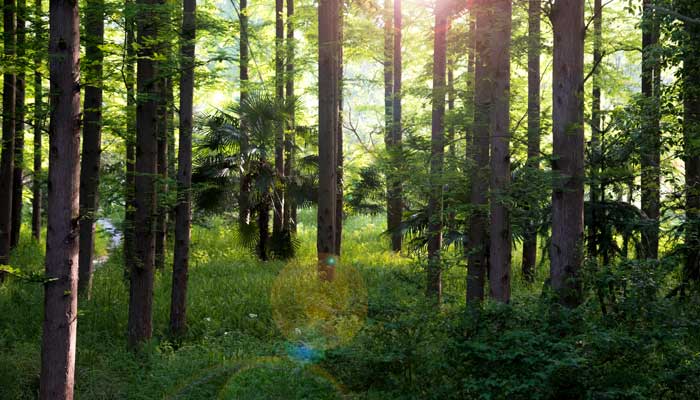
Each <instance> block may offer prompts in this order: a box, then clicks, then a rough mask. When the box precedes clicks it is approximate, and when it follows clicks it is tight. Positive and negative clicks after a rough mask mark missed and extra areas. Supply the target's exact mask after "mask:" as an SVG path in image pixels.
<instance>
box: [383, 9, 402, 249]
mask: <svg viewBox="0 0 700 400" xmlns="http://www.w3.org/2000/svg"><path fill="white" fill-rule="evenodd" d="M395 1H400V0H395ZM391 5H392V1H391V0H384V145H385V147H386V151H387V154H388V156H389V159H390V160H392V161H393V158H394V157H395V155H394V154H393V152H394V151H395V149H394V94H395V92H394V62H393V61H394V60H393V57H394V35H395V30H394V26H393V25H394V19H393V10H392V6H391ZM396 172H397V171H396V165H394V163H393V162H390V163H389V168H388V171H387V174H386V175H387V176H386V177H387V179H386V184H387V196H386V197H387V207H386V217H387V230H388V231H389V232H392V233H391V235H392V249H393V247H394V246H393V237H394V235H395V234H394V230H395V229H396V228H397V227H398V224H396V216H395V210H394V209H393V204H392V200H394V199H393V197H394V196H393V193H392V190H393V188H394V186H395V181H396ZM400 222H401V221H399V223H400ZM399 250H400V249H399ZM394 251H397V250H394Z"/></svg>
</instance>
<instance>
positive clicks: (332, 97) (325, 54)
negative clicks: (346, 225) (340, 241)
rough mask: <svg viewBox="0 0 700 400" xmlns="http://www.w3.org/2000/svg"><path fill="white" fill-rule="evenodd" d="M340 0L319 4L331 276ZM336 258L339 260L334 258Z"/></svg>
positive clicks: (321, 252)
mask: <svg viewBox="0 0 700 400" xmlns="http://www.w3.org/2000/svg"><path fill="white" fill-rule="evenodd" d="M339 15H340V2H339V0H321V1H320V3H319V6H318V36H319V60H318V63H319V66H318V69H319V83H318V85H319V96H318V100H319V135H318V142H319V143H318V148H319V191H318V216H317V218H318V221H317V224H318V230H317V238H316V248H317V251H318V261H319V272H320V275H321V278H322V279H329V278H330V277H331V276H332V274H331V273H330V272H331V271H332V269H333V268H334V262H330V261H331V260H329V259H330V258H333V255H337V252H336V234H337V225H336V222H337V221H336V206H337V186H338V176H337V165H338V162H337V152H338V143H337V142H338V121H339V114H340V110H339V105H340V102H339V96H340V87H339V83H340V79H339V78H340V76H339V75H340V74H339V72H340V43H338V36H339V29H340V27H339V26H338V22H339ZM332 261H335V260H332Z"/></svg>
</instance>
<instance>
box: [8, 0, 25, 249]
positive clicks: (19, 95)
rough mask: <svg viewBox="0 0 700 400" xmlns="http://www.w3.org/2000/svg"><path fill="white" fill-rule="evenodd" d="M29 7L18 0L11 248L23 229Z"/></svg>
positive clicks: (15, 243) (17, 241)
mask: <svg viewBox="0 0 700 400" xmlns="http://www.w3.org/2000/svg"><path fill="white" fill-rule="evenodd" d="M26 18H27V7H26V2H25V0H17V62H16V66H17V68H18V71H17V75H16V81H15V165H14V173H13V177H12V234H11V237H10V247H12V248H15V247H17V244H19V234H20V230H21V228H22V190H23V189H24V116H25V112H24V100H25V96H26V89H25V88H26V82H25V78H26V73H25V72H24V71H25V70H26V64H25V59H24V57H25V53H26V50H25V48H26V37H27V34H26V26H25V20H26Z"/></svg>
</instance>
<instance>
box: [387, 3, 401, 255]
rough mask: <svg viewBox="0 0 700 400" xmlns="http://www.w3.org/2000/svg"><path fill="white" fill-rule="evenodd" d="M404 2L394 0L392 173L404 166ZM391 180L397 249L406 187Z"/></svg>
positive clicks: (393, 242)
mask: <svg viewBox="0 0 700 400" xmlns="http://www.w3.org/2000/svg"><path fill="white" fill-rule="evenodd" d="M401 1H402V0H394V45H393V48H392V49H393V51H394V56H393V61H394V68H393V70H392V72H393V74H394V88H393V89H394V95H393V97H392V112H391V117H392V119H393V121H392V122H393V123H392V125H391V152H390V154H389V157H390V161H391V165H390V168H391V170H392V172H394V173H396V172H398V170H399V168H401V163H402V161H403V160H402V151H403V149H402V146H401V141H402V129H403V126H402V124H401V114H402V110H401V87H402V72H403V66H402V53H401V46H402V29H403V27H402V25H403V15H402V11H401ZM391 178H392V179H391V180H390V182H389V184H390V188H389V191H388V193H387V195H388V196H387V197H388V204H387V206H388V210H387V211H388V223H389V226H388V229H389V230H390V231H391V232H392V235H391V249H392V250H393V251H396V252H399V251H401V247H402V244H403V243H402V242H403V236H402V234H401V232H399V230H398V228H399V226H400V225H401V220H402V219H403V199H402V196H403V187H402V185H401V179H400V178H398V177H396V176H392V177H391Z"/></svg>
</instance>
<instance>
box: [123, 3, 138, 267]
mask: <svg viewBox="0 0 700 400" xmlns="http://www.w3.org/2000/svg"><path fill="white" fill-rule="evenodd" d="M124 9H125V12H124V15H125V21H124V23H125V30H126V41H125V44H124V46H125V47H126V52H125V53H126V59H125V60H124V64H125V65H124V75H125V79H124V81H125V82H124V84H125V86H126V135H125V140H124V141H125V142H126V143H125V145H126V182H125V188H124V228H123V229H124V262H125V265H126V269H125V271H128V269H129V268H130V267H131V265H133V264H134V263H135V257H136V247H135V246H136V244H135V243H136V240H135V238H136V237H135V235H136V233H135V229H136V213H135V211H136V208H135V207H136V204H135V202H134V195H135V191H134V190H135V187H134V186H135V177H136V175H135V173H136V168H135V164H136V91H135V83H136V81H135V69H136V68H135V65H134V63H135V61H136V49H135V47H134V41H135V32H134V29H135V19H134V17H133V16H132V15H133V13H134V10H135V8H134V2H133V0H126V1H125V3H124Z"/></svg>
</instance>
